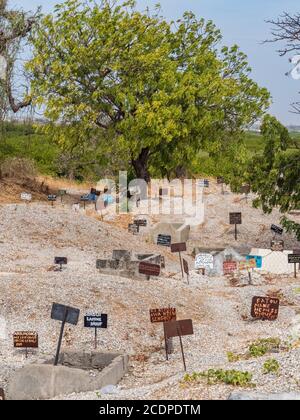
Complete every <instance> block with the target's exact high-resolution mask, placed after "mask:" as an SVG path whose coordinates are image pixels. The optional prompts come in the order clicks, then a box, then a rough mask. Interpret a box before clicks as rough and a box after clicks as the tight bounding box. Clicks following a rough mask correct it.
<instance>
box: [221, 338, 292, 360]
mask: <svg viewBox="0 0 300 420" xmlns="http://www.w3.org/2000/svg"><path fill="white" fill-rule="evenodd" d="M289 348H290V346H289V345H288V343H282V342H281V340H280V339H279V338H272V337H271V338H262V339H259V340H256V341H254V342H253V343H251V344H250V345H249V347H248V350H247V351H246V353H243V354H236V353H233V352H228V353H227V359H228V361H229V362H231V363H234V362H238V361H239V360H247V359H250V358H251V357H255V358H256V357H262V356H264V355H266V354H267V353H272V352H274V351H280V350H282V351H287V350H289Z"/></svg>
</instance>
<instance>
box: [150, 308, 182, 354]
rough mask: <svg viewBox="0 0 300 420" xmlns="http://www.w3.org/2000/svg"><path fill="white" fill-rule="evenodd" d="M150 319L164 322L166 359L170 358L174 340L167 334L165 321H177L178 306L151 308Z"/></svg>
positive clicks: (152, 321)
mask: <svg viewBox="0 0 300 420" xmlns="http://www.w3.org/2000/svg"><path fill="white" fill-rule="evenodd" d="M150 321H151V323H152V324H153V323H158V322H162V323H163V327H164V340H165V350H166V359H167V360H169V354H171V352H172V342H171V341H170V338H169V337H167V335H166V328H165V323H166V322H169V321H176V308H171V307H169V308H161V309H150Z"/></svg>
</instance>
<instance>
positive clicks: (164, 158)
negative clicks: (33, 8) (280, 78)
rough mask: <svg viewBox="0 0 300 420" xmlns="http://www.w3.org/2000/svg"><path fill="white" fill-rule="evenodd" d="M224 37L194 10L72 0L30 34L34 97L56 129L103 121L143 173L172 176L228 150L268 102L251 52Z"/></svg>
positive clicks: (88, 127) (101, 126)
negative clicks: (172, 16) (163, 12)
mask: <svg viewBox="0 0 300 420" xmlns="http://www.w3.org/2000/svg"><path fill="white" fill-rule="evenodd" d="M220 42H221V34H220V32H219V31H218V30H217V29H216V27H215V26H214V24H213V23H212V22H211V21H208V22H205V21H204V20H203V19H200V20H198V19H197V18H196V17H195V16H194V15H193V14H192V13H185V14H184V16H183V17H182V19H180V20H179V21H178V22H176V23H171V24H170V23H168V22H166V21H165V20H164V19H162V18H161V17H159V16H158V12H157V14H154V15H150V13H141V12H138V11H137V10H136V9H135V4H134V2H133V1H127V2H125V3H123V4H122V5H116V4H115V3H111V2H109V1H102V2H101V4H100V5H95V4H94V3H90V2H82V1H80V0H67V1H66V2H65V3H64V4H61V5H58V6H56V9H55V12H54V14H53V15H47V16H45V17H44V18H43V20H42V21H41V23H40V24H39V25H38V27H37V28H36V29H35V31H34V33H33V36H32V43H33V47H34V57H33V59H32V61H31V62H30V65H29V69H30V71H31V75H32V85H31V87H32V95H33V97H34V98H35V104H38V105H41V106H45V115H46V117H47V118H48V119H49V121H50V125H52V130H53V131H54V132H57V130H58V129H59V127H58V126H57V123H59V124H63V125H64V126H71V127H73V128H75V129H76V130H79V131H81V132H82V133H87V132H89V131H91V132H93V133H94V129H95V127H97V128H98V131H99V142H101V141H102V142H103V141H104V144H103V150H105V149H106V146H107V145H108V147H109V148H113V150H114V153H115V154H116V155H119V156H121V157H122V159H123V161H124V162H125V163H126V164H127V165H131V166H132V167H133V169H134V171H135V173H136V176H137V177H139V178H143V179H145V180H147V181H149V180H150V171H149V168H151V169H152V171H153V172H154V171H158V172H160V173H161V174H163V175H165V174H167V175H168V174H169V175H170V176H171V174H172V173H174V171H176V169H178V168H180V167H188V166H189V165H190V162H191V161H192V160H193V159H194V158H195V155H196V154H197V153H198V152H199V151H200V150H205V151H207V152H208V153H209V154H211V155H215V156H217V155H219V154H221V153H223V152H224V150H227V148H228V145H229V144H231V143H232V142H235V141H236V140H237V139H238V137H239V135H240V133H241V132H242V131H243V129H244V128H245V127H246V126H247V125H249V124H251V123H252V122H253V121H254V120H256V119H257V118H258V117H259V116H261V115H262V114H263V113H264V111H265V109H266V107H267V106H268V100H269V94H268V92H267V90H266V89H261V88H259V87H258V85H257V84H256V83H255V82H253V81H252V80H251V79H250V77H249V72H250V69H249V68H248V64H247V60H246V57H245V55H244V54H242V53H241V52H240V51H239V49H238V47H237V46H234V47H232V48H221V47H220ZM67 131H68V130H66V131H65V132H66V133H67ZM104 132H106V133H108V134H104ZM66 136H67V134H66ZM60 137H61V135H60ZM77 137H78V136H77ZM94 138H95V137H94V135H93V139H94ZM107 139H109V140H107ZM61 141H65V142H66V143H68V144H70V147H72V142H73V141H75V140H72V139H69V138H67V137H65V138H64V139H61ZM85 141H90V138H89V136H86V137H85Z"/></svg>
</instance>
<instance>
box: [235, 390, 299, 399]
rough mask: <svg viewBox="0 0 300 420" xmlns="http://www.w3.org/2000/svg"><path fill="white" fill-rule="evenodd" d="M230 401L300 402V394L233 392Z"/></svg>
mask: <svg viewBox="0 0 300 420" xmlns="http://www.w3.org/2000/svg"><path fill="white" fill-rule="evenodd" d="M228 400H233V401H241V400H242V401H247V400H251V401H255V400H267V401H276V400H297V401H300V394H297V393H296V392H283V393H281V394H262V393H259V392H238V391H236V392H232V393H231V394H230V396H229V397H228Z"/></svg>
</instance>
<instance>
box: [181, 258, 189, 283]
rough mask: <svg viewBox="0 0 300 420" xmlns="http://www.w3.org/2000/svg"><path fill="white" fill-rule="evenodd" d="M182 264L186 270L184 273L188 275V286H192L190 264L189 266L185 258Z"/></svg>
mask: <svg viewBox="0 0 300 420" xmlns="http://www.w3.org/2000/svg"><path fill="white" fill-rule="evenodd" d="M182 262H183V269H184V272H185V274H186V279H187V284H190V279H189V277H190V270H189V264H188V262H187V261H186V260H185V259H184V258H183V260H182Z"/></svg>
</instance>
